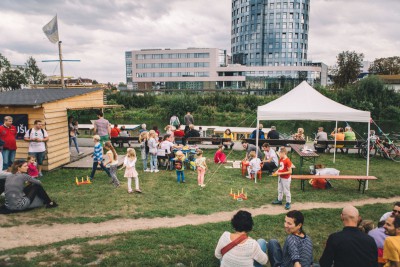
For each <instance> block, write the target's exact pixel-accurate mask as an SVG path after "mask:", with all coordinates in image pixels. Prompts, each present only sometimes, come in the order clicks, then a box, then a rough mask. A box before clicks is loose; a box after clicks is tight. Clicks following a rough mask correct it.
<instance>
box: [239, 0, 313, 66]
mask: <svg viewBox="0 0 400 267" xmlns="http://www.w3.org/2000/svg"><path fill="white" fill-rule="evenodd" d="M309 11H310V0H232V22H231V23H232V24H231V26H232V27H231V28H232V31H231V53H232V58H233V63H237V64H242V65H247V66H303V65H304V64H306V62H307V49H308V29H309V23H308V22H309Z"/></svg>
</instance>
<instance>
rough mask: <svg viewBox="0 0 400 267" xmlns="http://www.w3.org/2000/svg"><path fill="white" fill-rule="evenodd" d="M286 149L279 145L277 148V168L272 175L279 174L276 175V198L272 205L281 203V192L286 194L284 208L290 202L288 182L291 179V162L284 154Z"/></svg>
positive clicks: (286, 207)
mask: <svg viewBox="0 0 400 267" xmlns="http://www.w3.org/2000/svg"><path fill="white" fill-rule="evenodd" d="M286 153H287V151H286V148H285V147H281V149H280V150H279V168H278V170H277V171H276V172H275V173H274V174H273V175H279V177H278V198H277V199H276V200H275V201H274V202H272V204H274V205H282V199H283V194H285V195H286V205H285V209H287V210H288V209H290V203H291V201H292V198H291V194H290V182H291V181H292V179H291V175H292V162H291V161H290V159H289V158H288V157H287V155H286Z"/></svg>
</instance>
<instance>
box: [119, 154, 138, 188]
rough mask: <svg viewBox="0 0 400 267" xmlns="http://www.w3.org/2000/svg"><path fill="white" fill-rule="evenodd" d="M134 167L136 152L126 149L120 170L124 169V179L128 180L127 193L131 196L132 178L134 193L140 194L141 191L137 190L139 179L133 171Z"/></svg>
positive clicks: (134, 170)
mask: <svg viewBox="0 0 400 267" xmlns="http://www.w3.org/2000/svg"><path fill="white" fill-rule="evenodd" d="M135 165H136V151H135V149H133V148H128V150H127V153H126V156H125V159H124V165H122V168H121V169H120V170H122V169H123V168H125V167H126V170H125V174H124V177H125V178H127V179H128V193H129V194H131V193H132V192H133V191H132V178H135V192H137V193H142V190H140V188H139V177H138V173H137V171H136V169H135Z"/></svg>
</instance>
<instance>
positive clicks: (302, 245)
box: [258, 210, 336, 267]
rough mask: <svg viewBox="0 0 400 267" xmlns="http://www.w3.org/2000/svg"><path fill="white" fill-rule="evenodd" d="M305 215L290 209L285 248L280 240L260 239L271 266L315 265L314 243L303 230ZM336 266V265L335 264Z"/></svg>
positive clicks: (286, 224) (286, 218)
mask: <svg viewBox="0 0 400 267" xmlns="http://www.w3.org/2000/svg"><path fill="white" fill-rule="evenodd" d="M303 224H304V216H303V214H302V213H301V212H300V211H297V210H292V211H289V212H288V213H287V214H286V216H285V223H284V227H285V232H286V233H287V234H288V236H287V238H286V240H285V244H284V245H283V249H282V247H281V245H280V244H279V242H278V240H276V239H272V240H269V241H268V243H267V242H266V241H265V240H264V239H261V240H258V242H259V244H260V246H261V249H265V248H266V249H267V253H268V258H269V260H270V262H271V266H280V267H291V266H293V267H294V266H300V267H301V266H307V267H309V266H313V243H312V241H311V239H310V237H309V236H308V235H306V233H305V232H304V230H303ZM335 266H336V265H335Z"/></svg>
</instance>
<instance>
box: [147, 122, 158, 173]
mask: <svg viewBox="0 0 400 267" xmlns="http://www.w3.org/2000/svg"><path fill="white" fill-rule="evenodd" d="M157 139H158V138H157V133H156V132H155V131H154V130H150V132H149V142H148V146H149V154H150V172H159V170H158V167H157V148H158V141H157Z"/></svg>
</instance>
